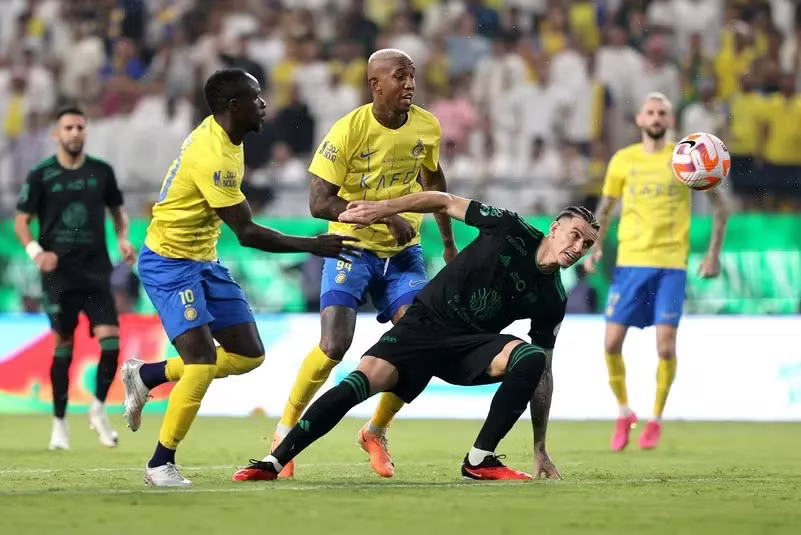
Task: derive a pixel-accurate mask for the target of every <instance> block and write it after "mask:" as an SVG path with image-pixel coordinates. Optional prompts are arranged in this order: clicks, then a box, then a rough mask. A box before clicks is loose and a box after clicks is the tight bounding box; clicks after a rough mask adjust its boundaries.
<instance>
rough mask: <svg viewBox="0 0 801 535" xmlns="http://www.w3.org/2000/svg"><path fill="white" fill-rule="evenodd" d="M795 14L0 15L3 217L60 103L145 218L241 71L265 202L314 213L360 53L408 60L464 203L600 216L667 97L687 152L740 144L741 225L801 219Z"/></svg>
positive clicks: (545, 1) (591, 10)
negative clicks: (709, 139) (229, 76)
mask: <svg viewBox="0 0 801 535" xmlns="http://www.w3.org/2000/svg"><path fill="white" fill-rule="evenodd" d="M800 15H801V10H799V9H798V4H797V1H794V0H770V1H765V0H761V1H760V0H746V1H737V0H650V1H649V0H573V1H569V0H485V1H481V0H284V1H279V0H2V1H0V118H1V119H0V121H2V122H1V123H0V211H1V212H0V213H2V214H3V215H8V214H10V213H12V212H13V209H14V202H15V198H16V194H17V191H18V190H19V187H20V184H21V182H22V181H23V180H24V178H25V175H26V173H27V171H28V169H29V168H30V167H31V166H33V165H34V164H36V163H37V162H38V161H39V160H41V159H42V158H43V157H44V156H45V155H47V154H48V153H50V152H52V150H53V145H52V141H51V140H50V137H49V135H50V133H49V129H50V128H51V115H52V111H53V109H54V107H55V106H56V105H57V104H58V103H60V102H62V101H78V102H81V103H83V104H84V106H86V109H87V111H88V113H89V116H90V130H89V142H88V145H87V150H88V151H89V152H91V153H93V154H94V155H96V156H98V157H100V158H103V159H106V160H107V161H109V162H110V163H112V164H113V165H114V167H115V169H116V171H117V176H118V180H119V182H120V185H121V188H122V189H123V191H124V192H125V193H126V194H127V197H126V198H127V200H128V203H127V204H128V207H129V210H130V212H131V213H132V214H133V215H135V216H143V217H147V215H148V213H149V207H150V204H149V203H150V202H152V199H153V198H154V197H155V192H156V191H157V190H158V188H159V186H160V184H161V181H162V178H163V176H164V174H165V171H166V169H167V168H168V166H169V164H170V162H171V161H172V159H173V158H175V156H176V155H177V152H178V148H179V146H180V144H181V141H182V140H183V139H184V137H185V136H186V135H187V134H188V133H189V132H190V131H191V129H192V128H193V127H194V125H196V124H197V123H198V122H199V121H200V120H201V119H202V118H203V117H204V116H205V115H206V114H207V109H206V105H205V102H204V101H203V92H202V87H203V84H204V82H205V80H206V78H207V77H208V76H209V75H210V74H211V73H212V72H214V71H215V70H216V69H219V68H221V67H241V68H244V69H246V70H247V71H248V72H250V73H251V74H253V75H254V76H255V77H256V78H257V79H258V80H259V81H260V83H261V85H262V88H263V91H264V94H265V96H266V99H267V102H268V109H269V120H268V122H267V123H266V124H265V127H264V128H263V130H262V132H261V133H260V134H259V135H252V136H249V137H248V138H247V139H246V141H245V163H246V166H247V170H248V171H247V173H248V175H247V177H246V184H247V189H248V191H247V193H248V196H249V198H250V199H251V203H252V204H253V205H254V208H255V210H256V211H257V213H259V214H262V215H268V216H277V217H284V216H287V217H289V216H298V217H305V216H308V208H307V206H308V205H307V202H306V199H307V178H306V167H307V163H308V160H309V155H310V153H311V152H312V151H313V150H314V149H315V147H316V146H317V144H318V142H319V141H320V140H321V138H322V136H323V135H324V134H325V132H326V131H327V129H328V128H329V127H330V126H331V125H332V124H333V123H334V121H336V120H337V119H338V118H339V117H341V116H342V115H344V114H346V113H348V112H349V111H350V110H352V109H353V108H355V107H356V106H358V105H360V104H362V103H365V102H368V101H369V92H368V90H367V84H366V80H365V69H366V58H367V56H368V55H369V54H370V53H371V52H372V51H374V50H376V49H378V48H383V47H394V48H399V49H401V50H404V51H406V52H407V53H408V54H409V55H410V56H411V57H412V58H413V59H414V61H415V65H416V69H417V77H416V78H417V92H416V97H415V101H416V103H417V104H419V105H421V106H424V107H426V108H427V109H429V110H430V111H431V112H433V113H434V114H435V115H436V116H437V117H438V119H439V121H440V122H441V125H442V147H441V158H442V167H443V169H444V170H445V173H446V176H447V178H448V183H449V186H450V189H452V190H453V191H454V192H456V193H457V194H462V195H466V196H478V197H481V198H482V199H484V200H486V201H487V202H491V203H495V204H498V205H501V206H505V207H508V208H511V209H515V210H517V211H519V212H521V213H524V214H536V213H553V212H554V211H555V210H556V209H557V208H558V207H559V206H561V205H564V204H565V203H567V202H582V203H584V204H586V205H588V206H589V207H590V208H592V207H594V205H595V202H596V201H597V197H598V195H599V193H600V188H601V183H602V180H603V174H604V172H605V168H606V163H607V161H608V159H609V157H610V155H611V154H612V153H613V152H614V151H615V150H617V149H619V148H621V147H623V146H625V145H627V144H629V143H632V142H636V141H637V140H638V139H639V132H638V131H637V129H636V128H635V126H634V123H633V118H634V115H635V114H636V112H637V109H638V107H639V104H640V102H641V100H642V97H643V96H644V95H645V94H647V93H648V92H650V91H661V92H662V93H664V94H665V95H667V96H668V97H669V98H670V99H671V101H672V102H673V103H674V107H675V111H676V114H677V118H678V120H677V124H676V127H675V131H674V132H673V137H674V138H678V137H681V136H683V135H685V134H687V133H690V132H694V131H705V132H711V133H715V134H717V135H719V137H721V138H722V139H723V140H724V141H725V142H726V143H727V145H728V147H729V149H730V152H731V153H732V155H733V156H734V157H735V158H736V166H735V171H737V172H736V173H734V174H733V176H732V179H731V180H729V181H728V185H727V187H728V188H729V189H730V194H731V197H732V198H733V199H734V201H735V203H734V204H735V207H736V208H737V209H741V210H761V211H765V210H770V211H773V210H795V209H797V207H798V206H799V204H798V199H797V198H798V197H799V195H801V187H799V179H801V150H799V147H801V96H800V95H799V93H797V92H796V86H797V85H798V82H799V81H801V79H799V77H801V69H799V65H801V46H799V45H800V44H801V24H799V23H798V22H797V21H798V20H799V16H800ZM695 207H696V208H695V209H696V210H697V211H702V212H703V211H705V210H708V206H707V205H706V204H705V203H704V202H703V199H702V198H701V197H700V196H699V202H697V203H696V204H695Z"/></svg>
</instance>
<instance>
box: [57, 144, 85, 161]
mask: <svg viewBox="0 0 801 535" xmlns="http://www.w3.org/2000/svg"><path fill="white" fill-rule="evenodd" d="M61 147H62V148H63V149H64V151H65V152H66V153H67V154H69V155H70V156H72V157H73V158H75V157H76V156H80V155H81V153H82V152H83V143H62V144H61Z"/></svg>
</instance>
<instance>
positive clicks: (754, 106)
mask: <svg viewBox="0 0 801 535" xmlns="http://www.w3.org/2000/svg"><path fill="white" fill-rule="evenodd" d="M765 102H766V99H765V97H763V96H762V95H761V94H760V93H758V92H756V91H749V92H747V93H735V94H734V95H732V97H731V100H730V101H729V117H730V118H731V119H730V125H729V139H727V140H726V146H727V147H728V149H729V153H730V154H731V155H732V156H753V155H754V154H756V153H757V149H758V148H759V137H760V135H761V132H760V131H761V126H762V120H763V117H764V115H765V112H764V108H765Z"/></svg>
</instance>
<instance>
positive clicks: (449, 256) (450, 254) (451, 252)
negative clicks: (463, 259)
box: [442, 244, 459, 264]
mask: <svg viewBox="0 0 801 535" xmlns="http://www.w3.org/2000/svg"><path fill="white" fill-rule="evenodd" d="M457 254H459V249H457V248H456V246H455V245H453V244H451V245H448V246H447V247H445V251H444V252H443V253H442V258H443V259H444V260H445V263H446V264H449V263H450V261H451V260H453V259H454V258H456V255H457Z"/></svg>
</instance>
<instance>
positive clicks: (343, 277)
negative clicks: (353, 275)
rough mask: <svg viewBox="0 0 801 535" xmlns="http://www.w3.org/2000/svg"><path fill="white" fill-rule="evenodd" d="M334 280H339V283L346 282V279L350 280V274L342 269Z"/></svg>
mask: <svg viewBox="0 0 801 535" xmlns="http://www.w3.org/2000/svg"><path fill="white" fill-rule="evenodd" d="M334 280H335V281H336V282H337V284H344V283H345V281H346V280H348V276H347V275H345V273H344V272H342V271H340V272H339V273H338V274H337V276H336V278H334Z"/></svg>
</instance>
